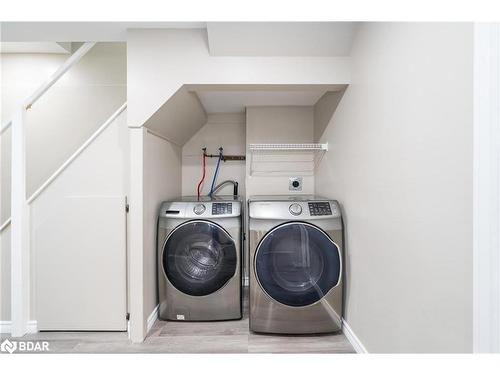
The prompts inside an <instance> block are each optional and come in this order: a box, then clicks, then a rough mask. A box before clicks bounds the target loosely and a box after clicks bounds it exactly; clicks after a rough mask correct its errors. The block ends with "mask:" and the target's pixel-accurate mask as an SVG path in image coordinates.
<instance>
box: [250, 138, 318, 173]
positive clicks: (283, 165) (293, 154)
mask: <svg viewBox="0 0 500 375" xmlns="http://www.w3.org/2000/svg"><path fill="white" fill-rule="evenodd" d="M248 150H249V156H250V161H249V164H250V170H249V172H250V176H286V175H291V174H292V175H293V174H299V175H302V176H311V175H313V174H314V172H315V170H316V168H317V166H318V164H319V162H320V161H321V159H322V158H323V155H324V154H325V152H326V151H328V143H253V144H250V145H249V146H248Z"/></svg>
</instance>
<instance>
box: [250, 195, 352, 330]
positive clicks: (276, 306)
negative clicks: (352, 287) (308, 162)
mask: <svg viewBox="0 0 500 375" xmlns="http://www.w3.org/2000/svg"><path fill="white" fill-rule="evenodd" d="M248 206H249V207H248V212H249V233H250V265H251V269H250V329H251V330H252V331H254V332H263V333H281V334H313V333H326V332H335V331H338V330H340V329H341V328H342V286H343V285H342V273H343V272H342V270H343V249H342V239H343V237H342V236H343V232H342V218H341V214H340V208H339V205H338V203H337V202H336V201H334V200H329V199H323V198H320V197H313V196H300V195H295V196H290V197H289V196H271V197H269V196H268V197H253V198H250V200H249V203H248Z"/></svg>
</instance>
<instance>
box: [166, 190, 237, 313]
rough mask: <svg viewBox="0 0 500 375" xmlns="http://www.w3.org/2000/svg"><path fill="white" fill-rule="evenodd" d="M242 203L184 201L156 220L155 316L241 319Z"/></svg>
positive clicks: (172, 203) (174, 203)
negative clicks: (156, 271) (157, 310)
mask: <svg viewBox="0 0 500 375" xmlns="http://www.w3.org/2000/svg"><path fill="white" fill-rule="evenodd" d="M241 208H242V207H241V201H240V200H238V199H236V198H234V197H232V196H231V197H224V196H220V197H216V198H215V197H214V198H213V199H212V198H208V197H202V198H200V200H198V198H197V197H183V198H180V199H177V200H174V201H169V202H164V203H163V204H162V206H161V209H160V213H159V220H158V293H159V299H160V308H159V317H160V319H164V320H194V321H209V320H228V319H240V318H241V242H242V231H241V212H242V210H241Z"/></svg>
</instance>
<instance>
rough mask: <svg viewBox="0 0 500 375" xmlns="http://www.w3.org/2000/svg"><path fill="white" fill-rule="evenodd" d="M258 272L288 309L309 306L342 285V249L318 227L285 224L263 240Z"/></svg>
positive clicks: (257, 259) (262, 282) (270, 292)
mask: <svg viewBox="0 0 500 375" xmlns="http://www.w3.org/2000/svg"><path fill="white" fill-rule="evenodd" d="M255 272H256V276H257V280H258V281H259V284H260V285H261V287H262V288H263V289H264V291H265V292H266V293H267V294H268V295H269V296H270V297H271V298H273V299H275V300H276V301H278V302H281V303H283V304H285V305H288V306H307V305H310V304H312V303H314V302H317V301H319V300H320V299H321V298H322V297H323V296H324V295H325V294H326V293H328V291H329V290H330V289H332V288H333V287H335V286H336V285H337V284H338V283H339V280H340V277H341V258H340V250H339V247H338V246H337V245H336V244H335V243H334V242H333V241H332V240H331V239H330V237H329V236H328V235H327V234H326V233H325V232H323V231H322V230H321V229H319V228H317V227H316V226H313V225H310V224H305V223H286V224H283V225H281V226H278V227H276V228H275V229H273V230H272V231H270V232H269V233H268V234H267V235H266V236H264V238H263V239H262V240H261V242H260V244H259V246H258V247H257V252H256V255H255Z"/></svg>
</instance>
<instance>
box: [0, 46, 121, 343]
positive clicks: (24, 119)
mask: <svg viewBox="0 0 500 375" xmlns="http://www.w3.org/2000/svg"><path fill="white" fill-rule="evenodd" d="M125 53H126V52H125V46H124V45H123V44H121V43H93V42H92V43H84V44H83V45H82V46H81V47H80V48H79V49H78V50H77V51H75V53H74V54H73V55H71V56H70V57H69V58H68V59H67V60H66V61H65V62H64V63H63V64H62V65H61V66H60V67H59V69H58V70H57V71H56V72H54V73H53V74H52V75H51V76H50V77H49V78H48V80H47V81H46V82H45V83H44V84H43V85H41V86H40V87H39V88H38V89H37V90H36V91H35V92H34V93H33V94H32V95H31V96H30V97H29V98H28V99H26V100H25V101H24V102H23V103H20V104H19V105H18V106H17V109H16V113H15V114H14V116H13V117H12V119H11V120H9V121H7V122H6V123H4V124H3V125H2V128H1V130H0V137H1V141H2V146H4V145H7V146H11V152H3V153H2V160H1V161H2V175H1V176H2V179H1V181H2V184H1V193H2V194H1V196H2V201H1V203H2V210H0V211H1V212H2V215H1V216H0V217H1V222H0V250H1V253H0V265H1V268H0V280H1V283H0V305H1V306H2V309H1V310H0V331H1V332H9V333H11V334H12V336H13V337H20V336H23V335H24V334H26V333H28V332H30V331H33V330H36V329H37V326H38V329H40V328H41V329H55V330H72V329H78V330H85V329H89V330H99V329H102V330H105V329H106V330H109V329H110V330H125V329H126V321H125V314H126V309H127V306H126V252H125V251H126V237H125V236H126V216H125V214H124V212H125V211H124V204H125V198H126V194H127V185H128V178H127V175H128V174H127V173H128V149H127V147H128V136H127V124H126V107H127V105H126V102H125V100H126V81H125V79H126V78H125V77H126V60H125V58H126V55H125ZM122 60H123V61H122ZM122 77H123V80H122V82H119V81H120V78H122ZM117 81H118V83H117ZM8 148H10V147H4V151H8ZM9 167H10V168H9ZM9 170H10V171H11V173H9ZM11 192H12V194H10V193H11ZM9 203H10V205H9ZM9 206H10V207H9ZM9 211H10V212H11V215H8V213H9ZM109 222H112V223H113V224H112V226H111V227H110V231H104V230H99V229H102V228H103V225H106V224H108V225H109ZM113 225H114V226H113ZM85 228H89V231H87V232H84V229H85ZM82 233H85V235H84V236H82ZM96 244H101V246H100V247H99V246H96ZM104 245H106V246H105V247H104V248H103V246H104ZM97 248H98V249H97ZM97 250H99V251H101V252H100V253H97V252H96V251H97ZM113 252H114V253H113ZM79 254H86V257H83V258H81V259H79V258H78V256H79ZM92 256H94V257H95V259H92ZM64 257H66V258H64ZM99 257H101V258H102V261H103V263H105V261H106V260H107V261H112V260H115V261H116V264H114V265H111V267H112V269H111V271H113V269H114V270H116V272H115V277H114V279H117V280H118V279H119V280H118V281H116V282H115V284H114V285H113V282H111V283H108V284H111V285H104V286H103V285H102V282H103V280H97V281H96V285H94V289H97V290H99V288H100V289H101V290H104V291H105V292H106V290H107V292H108V294H117V296H115V298H114V299H113V298H111V300H110V301H109V303H108V305H107V304H106V301H102V303H100V304H99V305H100V308H101V311H95V312H93V314H94V315H95V316H94V317H93V316H90V315H89V314H87V316H85V314H83V315H81V316H79V317H78V316H77V318H79V319H80V321H82V322H87V323H88V324H87V326H85V324H83V325H81V326H75V319H73V320H72V319H71V318H69V317H70V316H71V315H73V316H75V312H77V311H78V310H79V309H78V306H80V305H81V306H84V305H85V303H87V304H88V299H87V300H86V299H85V298H84V297H85V296H84V295H82V293H83V294H84V293H85V292H86V290H85V289H82V290H73V292H75V295H79V296H80V298H79V299H76V300H74V301H71V300H70V299H68V298H69V297H70V296H71V293H68V291H67V290H65V285H66V287H67V286H68V285H69V284H68V283H65V282H64V277H67V278H68V280H69V281H68V282H69V283H71V282H72V279H74V274H75V273H76V272H79V271H80V272H81V275H86V273H87V275H89V276H91V272H92V271H95V270H96V269H97V268H95V267H94V268H92V269H91V268H87V269H85V266H86V264H87V265H88V264H89V262H91V263H95V262H94V260H97V259H99ZM75 261H76V262H75ZM68 265H72V266H73V268H71V267H67V266H68ZM108 266H109V265H108ZM62 270H64V271H65V272H67V275H64V274H62V273H61V271H62ZM97 271H98V272H99V270H97ZM58 272H59V274H58ZM85 272H86V273H85ZM103 272H104V270H101V274H102V273H103ZM98 276H99V275H98V274H97V275H94V277H89V280H92V279H93V278H96V279H97V278H98ZM61 277H63V279H61ZM89 280H87V281H86V282H85V284H86V285H87V287H88V284H89ZM53 281H57V282H56V283H54V284H53V285H51V283H52V282H53ZM9 284H10V285H9ZM81 285H83V283H76V284H74V285H73V288H76V289H77V288H79V287H80V286H81ZM57 288H59V289H57ZM30 290H31V291H32V292H30ZM88 290H91V289H88ZM122 290H123V292H122ZM116 291H119V293H116ZM87 298H90V296H88V297H87ZM104 299H106V298H104ZM47 301H50V303H47ZM65 307H68V308H69V310H67V311H64V308H65ZM113 308H115V311H114V312H111V313H110V311H109V310H110V309H113ZM51 309H56V310H55V311H52V310H51ZM83 310H85V309H83ZM97 310H99V309H97ZM106 311H107V313H106ZM65 316H66V317H68V318H67V319H63V317H65ZM97 316H98V317H99V319H96V317H97ZM103 316H104V317H103ZM53 317H56V318H57V321H56V325H55V326H54V325H53V323H54V322H52V321H51V319H53ZM89 317H90V318H89ZM34 318H36V319H37V321H36V320H34ZM40 318H41V319H40ZM106 318H107V319H106ZM98 320H99V322H101V323H99V324H102V325H101V326H98V325H96V324H94V323H93V322H97V321H98ZM51 324H52V325H51ZM57 324H61V326H60V327H58V326H57Z"/></svg>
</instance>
